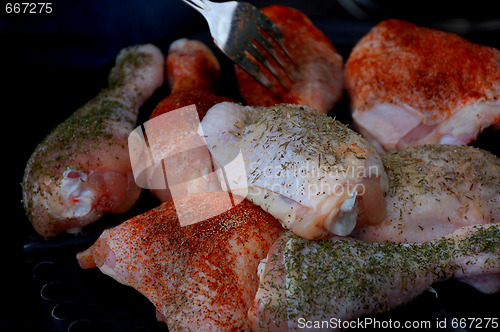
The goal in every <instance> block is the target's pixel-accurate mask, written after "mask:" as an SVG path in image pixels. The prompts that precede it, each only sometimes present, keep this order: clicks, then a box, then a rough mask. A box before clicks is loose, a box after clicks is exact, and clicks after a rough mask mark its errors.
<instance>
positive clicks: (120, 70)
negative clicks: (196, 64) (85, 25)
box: [22, 44, 164, 237]
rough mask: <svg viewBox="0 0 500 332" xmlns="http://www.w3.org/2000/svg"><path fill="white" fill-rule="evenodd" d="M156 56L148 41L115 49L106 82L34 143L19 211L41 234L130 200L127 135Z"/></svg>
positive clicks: (152, 79) (152, 85)
mask: <svg viewBox="0 0 500 332" xmlns="http://www.w3.org/2000/svg"><path fill="white" fill-rule="evenodd" d="M163 70H164V57H163V54H162V53H161V51H160V50H159V49H158V48H157V47H156V46H154V45H151V44H148V45H139V46H134V47H129V48H126V49H124V50H122V51H121V52H120V53H119V54H118V56H117V59H116V64H115V66H114V67H113V68H112V70H111V73H110V75H109V86H108V87H107V88H106V89H104V90H102V91H101V92H100V93H99V94H98V95H97V96H96V97H95V98H94V99H92V100H90V101H89V102H88V103H87V104H85V105H84V106H82V107H81V108H80V109H78V110H77V111H76V112H75V113H73V114H72V115H71V116H70V117H69V118H68V119H67V120H66V121H64V122H63V123H61V124H60V125H59V126H57V127H56V128H55V129H54V130H52V132H51V133H50V134H49V135H48V136H47V137H46V138H45V139H44V140H43V141H42V142H41V143H40V144H39V145H38V147H37V148H36V149H35V151H34V152H33V154H32V155H31V157H30V159H29V160H28V163H27V165H26V169H25V172H24V177H23V182H22V189H23V202H24V207H25V209H26V213H27V215H28V217H29V219H30V220H31V222H32V224H33V227H34V228H35V230H36V231H37V232H38V233H39V234H40V235H42V236H46V237H48V236H54V235H56V234H58V233H60V232H64V231H67V232H74V231H77V230H79V229H81V227H83V226H85V225H87V224H89V223H92V222H94V221H96V220H98V219H99V218H100V217H101V216H102V215H103V214H104V213H106V212H114V213H122V212H125V211H126V210H128V209H129V208H130V207H131V206H132V205H133V204H134V203H135V201H136V200H137V198H138V197H139V194H140V192H141V189H140V188H139V187H138V186H137V185H136V184H135V182H134V178H133V175H132V169H131V165H130V159H129V154H128V147H127V138H128V135H129V133H130V131H131V130H132V129H133V128H134V125H135V122H136V120H137V115H138V110H139V107H140V106H141V105H142V104H143V103H144V102H145V101H146V100H147V99H148V98H149V97H150V96H151V95H152V94H153V92H154V91H155V90H156V89H157V88H159V87H160V86H161V85H162V84H163Z"/></svg>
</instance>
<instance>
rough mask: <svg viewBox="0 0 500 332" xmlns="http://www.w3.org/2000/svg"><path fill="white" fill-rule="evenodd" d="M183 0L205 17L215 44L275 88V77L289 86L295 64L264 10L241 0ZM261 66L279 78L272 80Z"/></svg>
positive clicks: (285, 85)
mask: <svg viewBox="0 0 500 332" xmlns="http://www.w3.org/2000/svg"><path fill="white" fill-rule="evenodd" d="M182 1H183V2H185V3H186V4H188V5H190V6H191V7H193V8H194V9H196V10H197V11H198V12H200V13H201V14H202V15H203V16H204V17H205V19H206V20H207V22H208V26H209V28H210V34H211V35H212V38H213V39H214V42H215V45H217V47H218V48H219V49H220V50H221V51H222V52H223V53H224V54H226V55H227V56H228V57H229V58H230V59H231V60H233V61H234V62H235V63H237V64H238V65H239V66H240V67H241V68H242V69H243V70H244V71H246V72H247V73H248V74H249V75H250V76H252V77H253V78H254V79H255V80H256V81H257V82H259V83H260V84H262V85H263V86H264V87H266V88H268V89H269V90H270V91H272V92H275V91H277V87H276V86H275V84H273V83H272V81H275V82H276V81H277V82H278V83H279V84H281V85H282V86H283V87H284V88H285V89H288V88H289V86H290V84H291V83H292V82H293V81H294V71H295V64H294V63H293V60H292V58H291V57H290V55H289V53H288V52H287V51H286V49H285V47H284V46H283V43H282V42H283V39H284V37H283V34H282V33H281V31H280V30H279V29H278V27H277V26H276V25H275V24H274V23H273V22H272V21H271V20H270V19H269V18H268V17H267V16H266V15H265V14H264V13H263V12H261V11H260V10H259V9H257V8H256V7H255V6H253V5H252V4H250V3H248V2H241V1H229V2H219V3H217V2H212V1H208V0H182ZM266 53H268V55H270V56H271V57H269V56H266ZM250 55H251V56H250ZM258 63H260V65H259V64H258ZM261 66H262V67H263V68H265V69H267V71H268V72H269V73H271V74H272V76H274V77H275V78H276V79H275V80H270V79H269V78H268V77H267V76H266V73H265V71H266V70H264V71H262V70H261Z"/></svg>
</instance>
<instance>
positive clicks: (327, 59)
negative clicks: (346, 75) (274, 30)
mask: <svg viewBox="0 0 500 332" xmlns="http://www.w3.org/2000/svg"><path fill="white" fill-rule="evenodd" d="M262 12H263V13H264V14H266V16H267V17H269V19H270V20H271V21H273V23H275V24H276V25H277V27H278V28H279V29H280V31H281V32H282V33H283V36H284V39H283V45H284V47H285V48H286V50H287V52H288V53H289V55H290V57H291V58H293V61H294V65H291V64H288V66H287V67H288V68H287V69H288V71H290V72H293V73H294V74H293V79H294V80H293V82H291V81H289V80H285V81H283V82H282V83H284V84H285V85H286V86H287V87H288V88H289V89H288V90H287V89H285V87H284V86H282V85H281V84H280V82H278V81H277V79H276V78H275V77H274V76H272V74H271V73H270V72H269V71H268V70H266V69H265V68H264V67H262V65H259V66H260V68H261V71H262V72H263V73H265V75H266V77H268V78H269V80H270V81H271V83H272V84H273V86H274V87H276V88H275V89H274V90H272V91H271V90H269V89H267V88H265V87H263V86H262V85H260V84H259V83H258V82H257V81H255V80H254V79H253V78H252V77H251V76H250V75H248V74H247V73H246V72H245V71H243V69H241V68H240V67H238V66H237V65H235V73H236V79H237V82H238V87H239V91H240V94H241V96H242V97H243V99H244V101H245V103H246V104H247V105H251V106H273V105H275V104H280V103H290V104H300V105H307V106H309V107H312V108H314V109H317V110H318V111H320V112H323V113H328V112H329V111H330V110H331V109H332V108H333V107H334V106H335V104H336V103H337V102H338V101H339V100H340V98H341V96H342V93H343V89H344V82H343V60H342V57H341V55H340V54H339V53H338V52H337V50H336V49H335V47H334V46H333V45H332V43H331V41H330V39H328V37H327V36H325V35H324V34H323V32H321V31H320V30H319V29H318V28H316V27H315V26H314V25H313V23H312V22H311V20H310V19H309V18H308V17H307V16H306V15H304V14H303V13H301V12H300V11H298V10H297V9H293V8H290V7H285V6H280V5H273V6H269V7H264V8H262ZM283 57H284V56H283ZM270 59H271V60H270V62H271V64H273V63H274V62H273V61H272V58H270ZM274 67H275V68H276V70H277V71H278V72H280V71H282V68H281V67H280V66H279V65H278V64H277V63H274ZM266 73H267V74H266ZM282 76H283V75H282Z"/></svg>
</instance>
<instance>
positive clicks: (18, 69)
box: [0, 0, 500, 332]
mask: <svg viewBox="0 0 500 332" xmlns="http://www.w3.org/2000/svg"><path fill="white" fill-rule="evenodd" d="M251 2H253V3H255V4H256V5H258V6H263V5H268V4H274V3H280V4H285V5H289V6H292V7H295V8H299V9H301V10H302V11H303V12H304V13H306V14H307V15H309V17H311V18H312V20H313V22H314V23H315V24H316V25H317V26H318V27H319V28H320V29H321V30H322V31H323V32H324V33H325V34H326V35H328V37H330V39H331V40H332V42H333V43H334V45H335V47H336V48H337V49H338V50H339V52H340V53H341V54H342V56H343V57H344V60H345V59H347V57H348V55H349V52H350V50H351V49H352V47H353V45H354V44H355V43H356V42H357V41H358V40H359V38H361V37H362V36H363V35H364V34H365V33H366V32H368V30H369V29H370V28H371V27H372V26H373V25H374V24H376V23H377V22H379V21H380V20H382V19H385V18H389V17H395V18H402V19H407V20H410V21H413V22H415V23H418V24H422V25H427V26H433V27H438V28H441V29H444V30H449V31H455V32H458V33H460V34H461V35H462V36H464V37H466V38H467V39H469V40H471V41H474V42H477V43H480V44H484V45H489V46H493V47H497V48H499V47H500V39H498V35H499V32H500V28H498V24H497V23H498V22H499V21H500V19H499V18H498V17H495V16H494V15H495V14H493V13H494V11H493V10H492V9H491V8H489V7H488V5H487V4H488V2H482V1H475V2H474V3H471V4H470V6H468V7H460V6H457V5H454V6H449V7H445V10H443V11H439V10H437V9H436V8H434V7H430V5H431V2H428V1H420V2H418V3H417V2H415V3H408V2H404V3H405V7H403V6H402V5H401V4H400V2H397V1H369V0H364V1H351V0H343V1H338V2H337V1H320V0H310V1H307V3H306V2H302V1H298V0H297V1H251ZM166 3H168V6H170V7H168V6H167V5H166ZM401 3H402V2H401ZM445 3H448V4H449V5H450V2H445ZM353 5H354V6H357V9H353V7H352V6H353ZM102 6H107V7H105V9H106V10H107V13H108V15H110V13H116V14H115V15H111V16H112V17H108V16H104V22H102V21H95V20H91V19H87V18H86V16H84V15H89V16H88V17H92V18H94V19H97V18H99V17H100V19H101V20H102V19H103V18H102V17H101V16H102V15H104V14H102V15H101V16H99V15H97V14H96V15H93V13H94V11H99V10H100V11H102V10H103V7H102ZM184 6H185V5H183V4H180V1H165V0H163V1H160V0H150V1H143V2H141V1H118V0H116V1H113V0H108V1H80V0H67V1H56V2H54V8H55V11H56V13H55V14H54V16H49V15H45V16H44V15H39V16H31V17H27V16H26V15H25V16H22V15H17V16H13V15H10V16H9V15H4V16H3V17H1V20H0V29H2V30H1V31H2V35H1V37H2V39H1V45H2V54H1V56H2V59H1V69H2V72H1V73H2V77H1V78H0V79H1V80H2V82H3V83H4V84H3V85H2V86H3V88H2V95H1V96H2V101H3V105H4V107H3V109H4V110H5V111H4V112H2V113H3V115H5V116H6V120H5V130H4V131H3V135H4V140H3V142H5V144H4V145H3V146H4V151H5V155H4V158H3V164H4V170H5V169H6V167H8V169H7V171H8V172H5V171H4V180H6V182H7V186H6V187H7V188H8V190H9V193H8V196H9V197H8V198H7V201H5V200H3V201H4V211H5V219H6V221H5V223H4V224H5V226H6V228H4V232H5V233H4V236H3V237H4V238H5V240H4V241H2V244H3V245H4V247H5V248H4V250H3V252H4V257H5V260H4V265H3V268H2V276H3V290H4V294H5V295H4V297H3V299H4V301H3V303H4V307H5V309H2V310H1V311H0V321H1V324H2V325H1V331H50V332H59V331H71V332H75V331H166V330H167V327H166V325H165V324H163V323H159V322H157V321H156V318H155V309H154V306H153V305H152V304H151V303H150V302H149V301H148V300H147V299H146V298H145V297H143V296H142V295H140V294H139V293H138V292H136V291H135V290H134V289H132V288H130V287H126V286H123V285H121V284H119V283H117V282H115V281H114V280H112V279H111V278H110V277H108V276H106V275H104V274H102V273H101V272H100V271H99V270H97V269H94V270H82V269H80V268H79V266H78V263H77V261H76V259H75V255H76V253H77V252H78V251H80V250H83V249H86V248H87V247H89V246H90V245H91V244H92V243H93V242H94V241H95V239H96V238H97V237H98V236H99V234H100V233H101V232H102V230H104V229H105V228H109V227H112V226H114V225H117V224H119V223H121V222H123V221H124V220H127V219H128V218H130V217H132V216H135V215H137V214H140V213H142V212H145V211H147V210H149V209H151V208H153V207H155V206H157V205H158V204H159V203H158V201H157V200H156V198H155V197H154V196H152V195H151V194H150V193H149V192H148V191H144V192H143V194H142V195H141V197H140V199H139V201H138V202H137V204H136V205H135V206H134V207H133V208H132V209H131V210H130V211H128V212H127V213H125V214H122V215H106V216H105V217H104V218H103V219H102V220H100V221H98V222H96V223H95V224H92V225H90V226H88V227H86V228H85V229H84V230H83V233H82V234H81V235H80V236H73V235H67V234H61V235H59V236H57V237H55V238H53V239H44V238H41V237H39V236H38V235H37V234H36V233H35V232H34V231H33V229H32V228H31V225H30V224H29V221H28V219H27V218H26V216H25V215H24V211H23V208H22V204H21V203H20V200H21V190H20V185H19V182H20V181H21V178H22V174H23V170H24V166H25V163H26V161H27V159H28V158H29V156H30V154H31V152H32V151H33V150H34V148H35V146H36V145H37V144H38V143H39V142H40V141H41V140H42V139H43V137H44V136H45V135H46V134H47V133H48V132H49V131H50V130H51V129H52V128H53V127H54V126H56V125H57V124H58V123H60V122H61V121H63V120H64V119H65V118H66V117H67V116H68V115H69V114H71V113H72V112H73V111H74V110H76V109H77V108H78V107H79V106H81V105H83V104H84V103H85V102H86V101H88V100H89V99H90V98H92V97H94V96H95V95H96V94H97V92H98V91H99V90H100V89H101V88H103V87H105V86H106V79H107V75H108V73H109V69H110V68H111V67H112V65H113V59H114V56H115V55H116V52H117V51H118V50H119V49H120V48H122V47H124V46H127V45H130V44H134V43H145V42H154V43H155V44H156V45H158V46H159V47H160V48H161V49H162V50H163V51H164V52H165V53H166V52H167V50H168V46H169V44H170V43H171V42H172V41H173V40H175V39H177V38H181V37H189V38H194V39H199V40H201V41H203V42H205V43H206V44H207V45H208V46H209V47H211V48H212V49H213V50H214V53H215V54H216V55H217V57H218V58H219V61H220V62H221V65H222V72H223V80H222V81H223V85H222V87H221V93H222V94H224V95H226V96H228V97H232V98H233V99H236V100H241V98H240V97H239V94H238V91H237V89H236V84H235V80H234V73H233V67H232V64H231V63H230V61H228V60H227V59H226V58H224V56H223V55H222V54H221V53H220V52H219V51H218V50H217V49H216V48H215V47H214V46H213V44H212V42H211V37H210V35H209V33H208V31H207V29H206V25H205V22H204V21H203V19H202V18H201V17H200V16H199V15H198V14H197V13H195V12H194V11H192V10H191V9H189V8H188V7H187V6H185V7H184ZM430 8H432V10H431V9H430ZM2 10H3V8H2ZM140 10H142V11H144V13H142V14H140ZM162 10H163V11H164V12H163V14H162V12H161V11H162ZM134 11H135V13H134V15H132V16H134V17H135V16H138V17H135V21H133V22H135V25H134V24H132V23H131V24H130V26H128V27H127V26H126V25H125V26H124V25H123V24H122V23H116V22H121V21H122V20H127V19H129V18H130V17H132V16H131V14H130V12H134ZM56 15H57V16H56ZM127 15H129V16H127ZM162 15H163V16H164V17H163V18H164V19H162ZM64 17H67V19H66V20H63V21H61V19H62V18H64ZM165 17H170V18H171V17H175V19H173V20H172V19H171V20H170V21H169V20H168V19H165ZM140 18H143V19H144V20H147V21H148V24H145V25H141V24H140V23H141V22H140ZM455 18H461V20H456V19H455ZM108 19H109V20H108ZM71 20H75V22H74V24H73V25H71V24H69V23H68V22H71ZM54 21H57V22H59V23H57V24H60V25H61V24H62V23H61V22H66V24H67V25H68V24H69V25H70V27H71V29H69V30H65V29H64V26H63V25H62V26H61V27H59V26H58V25H57V24H54ZM51 23H52V25H50V24H51ZM82 24H88V27H87V28H86V29H84V28H79V25H82ZM113 24H116V25H118V26H120V27H121V30H117V31H114V33H122V34H121V35H120V36H116V35H113V34H110V35H109V36H107V37H106V38H107V39H106V38H104V37H102V36H94V35H93V34H95V33H99V32H102V31H108V30H109V29H107V28H106V27H108V28H109V27H110V26H116V25H113ZM75 26H76V28H75ZM96 26H97V27H96ZM98 27H101V28H100V30H99V28H98ZM103 27H104V28H103ZM103 29H104V30H103ZM94 30H95V31H94ZM89 31H90V32H89ZM167 94H168V88H167V87H163V88H161V89H160V90H159V91H157V93H156V94H155V95H154V96H153V97H152V98H151V100H150V101H149V102H148V103H147V104H146V105H144V107H143V108H142V109H141V113H140V119H139V122H140V123H142V122H143V121H144V120H146V119H147V117H148V116H149V113H150V112H151V110H152V109H153V108H154V106H155V105H156V104H157V103H158V102H159V101H160V100H161V99H163V98H164V97H165V96H166V95H167ZM348 109H349V102H348V99H347V97H346V96H345V95H344V98H343V99H342V100H341V102H340V103H339V104H338V105H337V106H336V107H335V109H334V110H333V111H332V113H331V114H332V115H335V116H337V118H338V119H340V120H342V121H344V122H346V123H349V122H350V117H349V113H348ZM499 138H500V136H499V134H498V132H494V131H493V130H487V131H486V132H485V133H484V134H483V135H481V137H480V139H479V140H478V141H477V142H475V143H474V145H476V146H479V147H482V148H484V149H487V150H489V151H492V152H493V153H495V154H496V155H497V156H498V155H500V144H499V143H500V140H499ZM433 288H434V290H435V291H436V293H433V292H426V293H424V294H422V295H421V296H419V297H417V298H416V299H415V300H413V301H412V302H410V303H408V304H407V305H405V306H403V307H400V308H396V309H394V310H392V311H390V312H387V313H384V314H380V315H375V316H372V317H374V318H376V319H378V320H379V321H384V322H389V321H390V320H392V321H399V322H401V323H403V322H405V321H412V322H418V321H429V322H431V328H430V329H427V330H434V329H436V326H437V325H436V322H437V321H439V322H443V321H444V322H445V325H446V330H450V331H470V330H473V328H469V327H466V328H455V329H454V328H453V327H452V325H451V322H452V321H453V320H454V319H460V318H469V317H471V318H472V317H476V318H487V317H498V316H499V309H498V306H497V305H492V303H493V304H495V303H499V301H500V294H494V295H485V294H482V293H479V292H477V291H475V290H474V289H473V288H471V287H469V286H467V285H464V284H462V283H460V282H457V281H446V282H441V283H436V284H434V285H433ZM436 294H437V295H436ZM483 326H484V324H483ZM410 330H411V329H410ZM415 330H422V329H415Z"/></svg>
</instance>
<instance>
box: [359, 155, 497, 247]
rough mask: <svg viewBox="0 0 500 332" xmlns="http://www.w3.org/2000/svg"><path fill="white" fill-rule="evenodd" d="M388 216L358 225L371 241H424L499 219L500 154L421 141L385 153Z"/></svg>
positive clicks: (361, 237) (363, 238)
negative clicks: (426, 143)
mask: <svg viewBox="0 0 500 332" xmlns="http://www.w3.org/2000/svg"><path fill="white" fill-rule="evenodd" d="M381 156H382V161H383V164H384V168H385V171H386V174H387V176H388V178H389V187H390V189H389V191H388V193H387V197H386V202H387V210H386V211H387V216H386V218H385V220H384V221H383V222H381V223H379V224H377V225H366V224H365V225H362V226H359V227H357V228H356V229H355V230H354V231H353V232H352V234H351V235H352V236H354V237H356V238H358V239H361V240H364V241H369V242H375V241H394V242H425V241H430V240H433V239H436V238H438V237H441V236H445V235H448V234H451V233H453V232H454V231H455V230H457V229H458V228H461V227H465V226H470V225H476V224H487V223H499V222H500V159H499V158H498V157H496V156H494V155H493V154H491V153H489V152H487V151H484V150H481V149H477V148H474V147H470V146H454V145H423V146H417V147H411V148H407V149H404V150H399V151H394V152H387V153H385V154H382V155H381Z"/></svg>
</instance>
